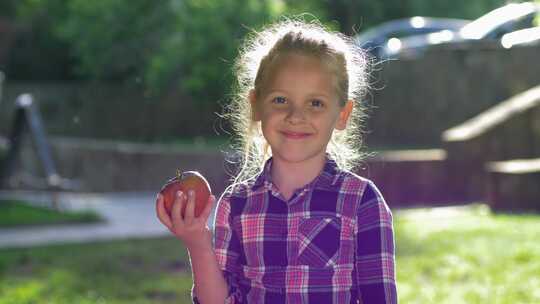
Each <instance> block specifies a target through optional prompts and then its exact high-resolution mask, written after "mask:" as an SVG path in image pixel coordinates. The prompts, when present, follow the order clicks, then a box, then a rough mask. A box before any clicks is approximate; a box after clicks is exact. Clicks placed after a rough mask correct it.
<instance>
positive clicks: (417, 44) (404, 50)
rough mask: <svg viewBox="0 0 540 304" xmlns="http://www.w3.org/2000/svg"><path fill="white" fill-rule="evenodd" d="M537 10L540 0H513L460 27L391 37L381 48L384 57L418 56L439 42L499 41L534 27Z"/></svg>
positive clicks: (538, 12) (539, 6)
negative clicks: (516, 1) (533, 0)
mask: <svg viewBox="0 0 540 304" xmlns="http://www.w3.org/2000/svg"><path fill="white" fill-rule="evenodd" d="M538 14H540V4H538V3H533V2H523V3H510V4H507V5H505V6H503V7H499V8H497V9H495V10H492V11H490V12H489V13H487V14H485V15H483V16H481V17H480V18H478V19H476V20H474V21H472V22H470V23H468V24H466V25H464V26H463V27H461V28H460V29H459V30H449V29H446V30H442V31H437V32H433V33H429V34H424V35H412V36H408V37H404V38H396V39H392V40H389V41H388V43H387V45H386V46H385V47H384V49H383V50H382V52H383V54H384V56H385V57H417V56H420V55H421V54H422V53H423V52H424V51H425V50H426V49H428V48H429V47H431V46H433V45H437V44H457V43H464V42H470V41H479V40H483V41H486V40H488V41H489V40H491V41H496V40H499V39H501V38H502V37H503V36H504V35H505V34H508V33H510V32H514V31H518V30H520V29H525V28H531V27H533V26H534V24H533V23H534V19H535V17H536V16H537V15H538Z"/></svg>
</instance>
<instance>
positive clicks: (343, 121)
mask: <svg viewBox="0 0 540 304" xmlns="http://www.w3.org/2000/svg"><path fill="white" fill-rule="evenodd" d="M353 106H354V104H353V101H352V100H347V102H346V103H345V105H344V106H343V108H341V111H340V112H339V118H338V121H337V123H336V129H337V130H344V129H345V128H346V127H347V121H348V120H349V117H350V115H351V112H352V109H353Z"/></svg>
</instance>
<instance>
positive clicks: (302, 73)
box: [263, 53, 337, 88]
mask: <svg viewBox="0 0 540 304" xmlns="http://www.w3.org/2000/svg"><path fill="white" fill-rule="evenodd" d="M266 72H267V75H265V77H264V78H265V81H264V83H263V86H264V87H267V88H268V87H271V86H273V85H276V84H278V83H285V84H290V83H289V82H291V81H292V82H300V81H309V80H311V81H312V82H318V83H319V85H325V86H326V85H328V86H331V87H333V86H334V85H335V84H336V83H337V75H336V73H334V72H333V71H332V69H330V68H329V66H328V65H327V64H325V62H324V60H322V59H321V58H319V57H317V56H314V55H304V54H297V53H291V54H285V55H284V56H279V57H278V58H276V60H274V61H273V62H272V64H271V65H270V66H269V68H268V69H267V71H266Z"/></svg>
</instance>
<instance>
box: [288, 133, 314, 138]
mask: <svg viewBox="0 0 540 304" xmlns="http://www.w3.org/2000/svg"><path fill="white" fill-rule="evenodd" d="M281 133H282V134H283V135H285V137H287V138H290V139H302V138H306V137H308V136H310V135H311V134H309V133H297V132H281Z"/></svg>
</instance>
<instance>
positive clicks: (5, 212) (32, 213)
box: [0, 200, 100, 228]
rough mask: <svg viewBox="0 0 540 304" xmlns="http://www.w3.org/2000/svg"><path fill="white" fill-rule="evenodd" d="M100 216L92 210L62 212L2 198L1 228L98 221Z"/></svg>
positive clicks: (0, 210)
mask: <svg viewBox="0 0 540 304" xmlns="http://www.w3.org/2000/svg"><path fill="white" fill-rule="evenodd" d="M99 220H100V217H99V216H98V215H97V214H96V213H94V212H91V211H77V212H73V211H70V212H65V211H63V212H60V211H56V210H53V209H49V208H45V207H39V206H30V205H28V204H26V203H24V202H22V201H17V200H0V228H9V227H19V226H28V225H48V224H61V223H88V222H97V221H99Z"/></svg>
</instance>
